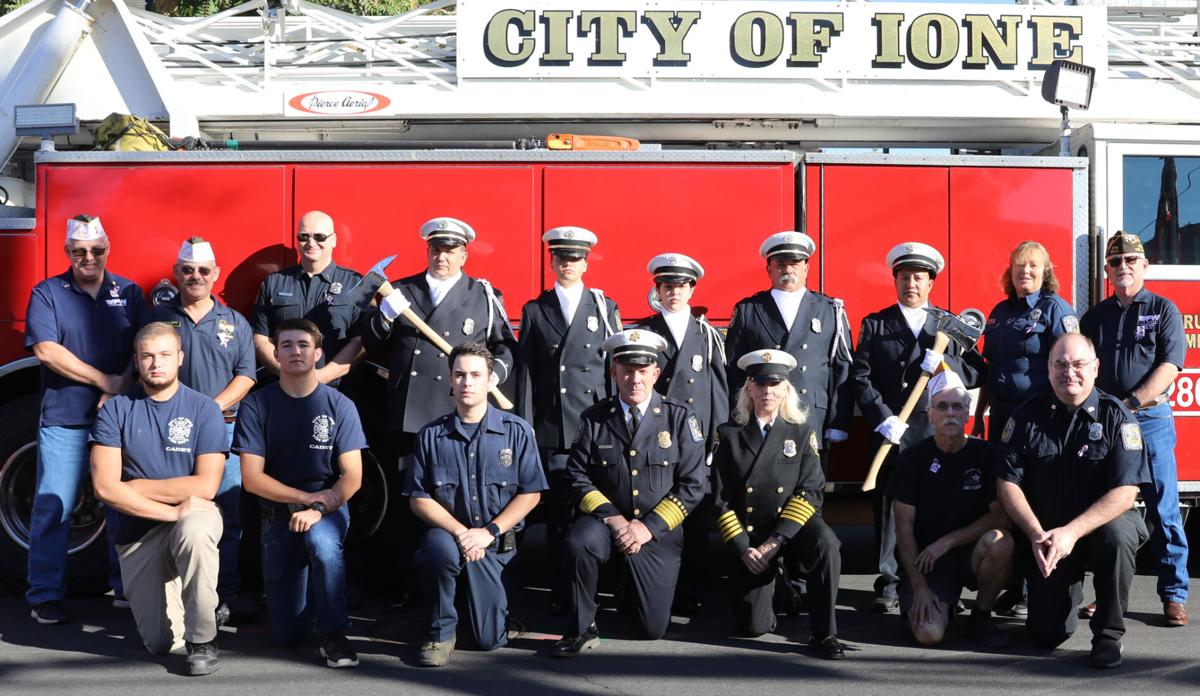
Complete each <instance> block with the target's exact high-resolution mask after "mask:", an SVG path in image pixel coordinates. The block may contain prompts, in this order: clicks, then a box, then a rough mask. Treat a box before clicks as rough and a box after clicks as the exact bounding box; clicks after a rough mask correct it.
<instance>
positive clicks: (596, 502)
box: [579, 491, 609, 515]
mask: <svg viewBox="0 0 1200 696" xmlns="http://www.w3.org/2000/svg"><path fill="white" fill-rule="evenodd" d="M607 502H609V500H608V498H605V497H604V494H603V493H601V492H600V491H589V492H588V493H587V495H585V496H583V500H581V501H579V509H580V510H583V514H585V515H590V514H592V513H593V512H595V511H596V510H597V508H599V507H600V506H601V505H604V504H605V503H607Z"/></svg>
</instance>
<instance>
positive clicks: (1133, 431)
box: [1121, 423, 1142, 452]
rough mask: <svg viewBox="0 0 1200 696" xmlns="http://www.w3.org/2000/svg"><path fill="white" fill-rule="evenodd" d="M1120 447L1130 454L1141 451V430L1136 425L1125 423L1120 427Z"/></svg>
mask: <svg viewBox="0 0 1200 696" xmlns="http://www.w3.org/2000/svg"><path fill="white" fill-rule="evenodd" d="M1121 446H1122V447H1124V448H1125V449H1127V450H1129V451H1130V452H1137V451H1140V450H1141V449H1142V429H1141V428H1139V427H1138V424H1137V423H1126V424H1124V425H1122V426H1121Z"/></svg>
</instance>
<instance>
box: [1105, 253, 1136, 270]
mask: <svg viewBox="0 0 1200 696" xmlns="http://www.w3.org/2000/svg"><path fill="white" fill-rule="evenodd" d="M1142 258H1144V257H1142V256H1114V257H1112V258H1111V259H1109V260H1108V267H1109V268H1120V267H1121V264H1122V263H1124V264H1125V265H1126V266H1129V267H1130V268H1133V266H1134V265H1135V264H1137V262H1138V261H1139V260H1140V259H1142Z"/></svg>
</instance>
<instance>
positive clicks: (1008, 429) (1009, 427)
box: [1000, 417, 1017, 442]
mask: <svg viewBox="0 0 1200 696" xmlns="http://www.w3.org/2000/svg"><path fill="white" fill-rule="evenodd" d="M1016 430H1017V422H1016V421H1015V420H1013V419H1012V418H1011V417H1010V418H1009V419H1008V422H1007V423H1005V424H1004V432H1002V433H1000V442H1008V441H1009V440H1011V439H1012V436H1013V433H1014V432H1016Z"/></svg>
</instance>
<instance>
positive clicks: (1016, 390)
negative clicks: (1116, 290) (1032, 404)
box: [983, 293, 1079, 408]
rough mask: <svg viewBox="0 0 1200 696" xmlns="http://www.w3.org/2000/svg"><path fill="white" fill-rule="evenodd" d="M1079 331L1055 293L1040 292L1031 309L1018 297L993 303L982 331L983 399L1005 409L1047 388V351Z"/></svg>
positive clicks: (1073, 314) (1077, 324)
mask: <svg viewBox="0 0 1200 696" xmlns="http://www.w3.org/2000/svg"><path fill="white" fill-rule="evenodd" d="M1078 330H1079V320H1078V319H1076V317H1075V310H1074V309H1072V308H1071V305H1069V304H1067V302H1066V300H1064V299H1063V298H1061V297H1059V296H1058V295H1055V294H1049V293H1042V294H1041V295H1039V296H1038V299H1037V301H1036V302H1035V303H1034V304H1033V306H1032V307H1030V306H1029V302H1028V300H1026V298H1024V297H1018V298H1015V299H1007V300H1004V301H1003V302H1001V303H999V304H997V305H996V306H995V307H994V308H993V309H992V313H991V314H989V315H988V320H987V325H986V326H985V327H984V329H983V341H984V343H983V357H984V358H985V359H986V360H987V363H988V381H987V392H988V399H990V400H992V401H998V402H1002V403H1007V404H1009V405H1010V406H1009V408H1011V407H1012V406H1015V405H1016V404H1019V403H1021V402H1022V401H1024V400H1025V399H1028V398H1029V397H1031V396H1033V395H1034V394H1039V393H1041V392H1044V391H1046V390H1047V389H1049V388H1050V375H1049V373H1048V370H1047V361H1048V360H1049V357H1050V346H1052V345H1053V344H1054V341H1055V340H1056V339H1057V338H1058V337H1059V336H1062V335H1063V334H1065V333H1072V332H1075V331H1078Z"/></svg>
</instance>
